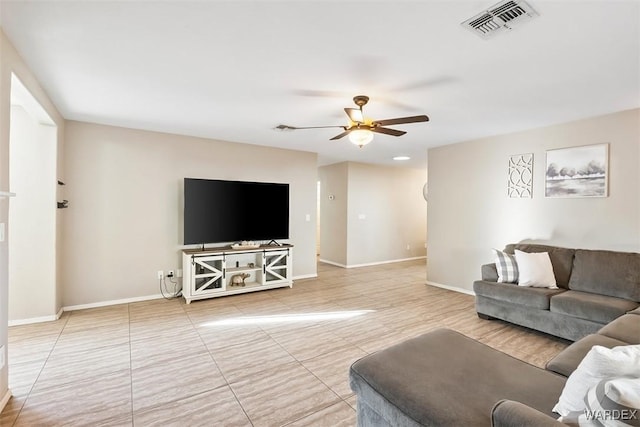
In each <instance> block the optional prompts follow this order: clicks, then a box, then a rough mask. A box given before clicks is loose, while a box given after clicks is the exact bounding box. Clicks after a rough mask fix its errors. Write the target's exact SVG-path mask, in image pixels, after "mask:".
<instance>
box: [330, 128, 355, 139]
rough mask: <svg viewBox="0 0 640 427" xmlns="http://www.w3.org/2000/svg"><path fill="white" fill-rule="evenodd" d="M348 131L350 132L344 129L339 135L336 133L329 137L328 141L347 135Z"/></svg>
mask: <svg viewBox="0 0 640 427" xmlns="http://www.w3.org/2000/svg"><path fill="white" fill-rule="evenodd" d="M349 132H351V130H345V131H344V132H342V133H341V134H340V135H336V136H334V137H333V138H329V141H333V140H335V139H340V138H343V137H345V136H347V135H348V134H349Z"/></svg>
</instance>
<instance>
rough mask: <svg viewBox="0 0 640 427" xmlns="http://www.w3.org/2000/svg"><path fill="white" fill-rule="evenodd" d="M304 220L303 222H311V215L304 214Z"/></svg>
mask: <svg viewBox="0 0 640 427" xmlns="http://www.w3.org/2000/svg"><path fill="white" fill-rule="evenodd" d="M304 220H305V221H307V222H309V221H311V215H309V214H306V215H305V216H304Z"/></svg>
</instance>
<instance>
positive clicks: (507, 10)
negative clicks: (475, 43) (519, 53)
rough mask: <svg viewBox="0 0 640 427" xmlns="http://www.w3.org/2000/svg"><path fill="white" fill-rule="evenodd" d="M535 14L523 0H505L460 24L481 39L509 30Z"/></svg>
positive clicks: (536, 14)
mask: <svg viewBox="0 0 640 427" xmlns="http://www.w3.org/2000/svg"><path fill="white" fill-rule="evenodd" d="M536 16H538V13H537V12H536V11H535V10H533V8H532V7H531V6H529V5H528V4H527V2H525V1H523V0H520V1H519V0H506V1H501V2H500V3H497V4H495V5H493V6H491V7H490V8H489V9H488V10H485V11H483V12H480V13H479V14H477V15H476V16H474V17H472V18H469V19H467V20H466V21H464V22H463V23H462V25H463V26H464V27H466V28H468V29H469V30H471V31H473V32H474V33H475V34H477V35H479V36H480V37H482V38H483V39H489V38H491V37H493V36H495V35H496V34H499V33H503V32H505V31H509V30H511V29H513V28H514V27H516V26H518V25H520V24H522V23H524V22H527V21H529V20H531V19H533V18H535V17H536Z"/></svg>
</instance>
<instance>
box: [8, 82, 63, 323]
mask: <svg viewBox="0 0 640 427" xmlns="http://www.w3.org/2000/svg"><path fill="white" fill-rule="evenodd" d="M57 133H58V132H57V126H56V124H55V122H54V121H53V120H52V119H51V117H50V116H49V115H48V114H47V113H46V111H45V110H44V108H43V107H42V106H41V105H40V103H38V101H37V100H36V99H35V97H34V96H33V95H32V94H31V93H30V92H29V90H28V89H27V88H26V87H25V86H24V84H23V83H22V82H21V81H20V79H19V78H18V77H17V76H16V75H15V74H12V76H11V114H10V135H9V187H10V190H9V191H11V192H12V193H15V194H16V196H15V197H14V198H12V199H11V202H10V204H9V220H8V234H7V236H8V240H7V241H8V251H9V266H8V267H9V268H8V276H9V300H8V303H9V310H8V314H9V325H15V324H21V323H32V322H37V321H44V320H54V319H55V318H56V314H57V313H56V228H57V226H56V192H57V185H58V181H57V177H56V175H57V157H58V156H57V154H58V153H57V146H58V143H57V142H58V141H57V138H58V137H57Z"/></svg>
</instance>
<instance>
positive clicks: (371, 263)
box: [319, 256, 427, 268]
mask: <svg viewBox="0 0 640 427" xmlns="http://www.w3.org/2000/svg"><path fill="white" fill-rule="evenodd" d="M426 258H427V257H426V256H417V257H412V258H401V259H391V260H387V261H376V262H368V263H366V264H350V265H349V264H348V265H344V264H339V263H337V262H333V261H329V260H326V259H322V258H320V259H319V261H320V262H323V263H325V264H330V265H335V266H336V267H342V268H359V267H371V266H373V265H382V264H392V263H395V262H404V261H414V260H417V259H426Z"/></svg>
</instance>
